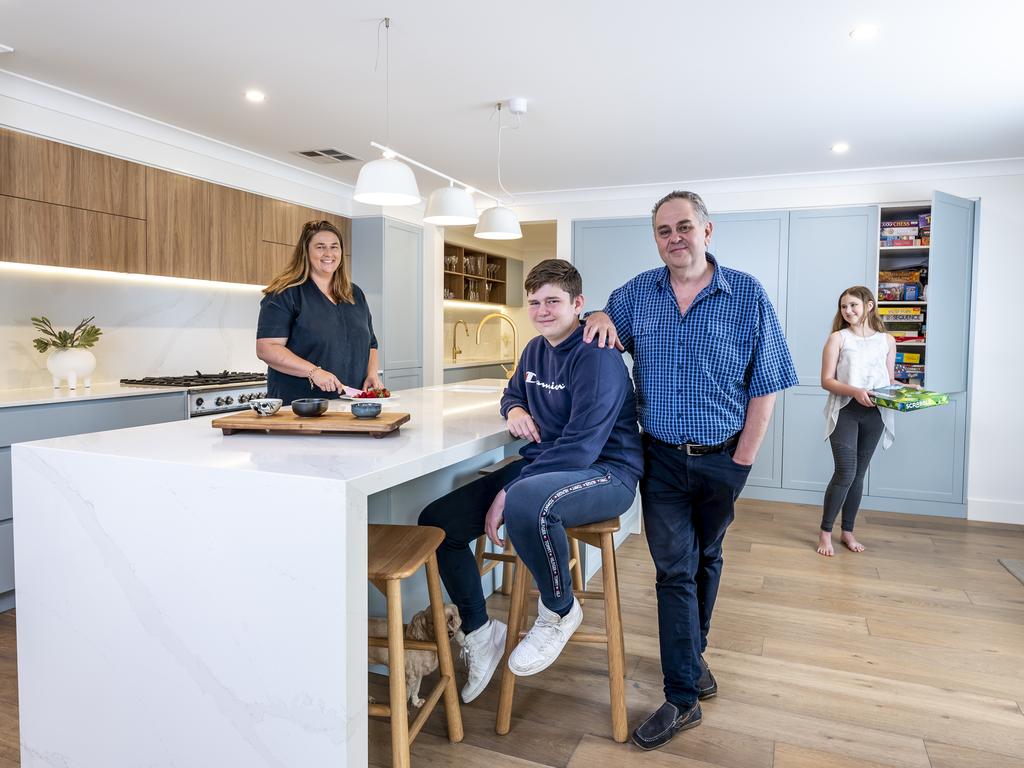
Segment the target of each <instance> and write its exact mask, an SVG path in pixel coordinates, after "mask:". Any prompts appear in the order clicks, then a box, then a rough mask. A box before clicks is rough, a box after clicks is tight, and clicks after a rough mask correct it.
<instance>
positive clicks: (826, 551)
mask: <svg viewBox="0 0 1024 768" xmlns="http://www.w3.org/2000/svg"><path fill="white" fill-rule="evenodd" d="M835 553H836V551H835V550H834V549H833V548H832V534H831V533H829V532H828V531H818V554H819V555H824V556H825V557H832V555H834V554H835Z"/></svg>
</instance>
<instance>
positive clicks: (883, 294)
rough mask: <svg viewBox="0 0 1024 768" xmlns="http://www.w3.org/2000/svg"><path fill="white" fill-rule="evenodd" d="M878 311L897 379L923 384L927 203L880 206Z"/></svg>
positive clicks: (928, 243)
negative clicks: (890, 341) (893, 348)
mask: <svg viewBox="0 0 1024 768" xmlns="http://www.w3.org/2000/svg"><path fill="white" fill-rule="evenodd" d="M878 243H879V247H878V288H877V290H876V292H875V295H876V297H877V300H878V313H879V315H880V316H881V318H882V322H883V323H884V324H885V327H886V330H887V331H888V332H889V333H890V334H892V335H893V337H895V339H896V378H897V379H898V380H900V381H902V382H909V383H913V384H919V385H922V386H923V385H924V380H925V361H926V352H927V347H928V258H929V249H930V247H931V205H930V204H928V203H920V204H908V205H900V206H883V207H882V209H881V221H880V227H879V239H878Z"/></svg>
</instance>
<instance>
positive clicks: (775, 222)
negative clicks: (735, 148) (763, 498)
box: [710, 211, 789, 488]
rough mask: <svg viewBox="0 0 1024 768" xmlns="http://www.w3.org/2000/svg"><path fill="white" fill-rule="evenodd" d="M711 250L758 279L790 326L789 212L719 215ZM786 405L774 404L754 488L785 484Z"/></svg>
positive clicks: (781, 400) (780, 401)
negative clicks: (787, 289) (784, 421)
mask: <svg viewBox="0 0 1024 768" xmlns="http://www.w3.org/2000/svg"><path fill="white" fill-rule="evenodd" d="M710 250H711V252H712V253H713V254H714V255H715V258H717V259H718V262H719V263H720V264H721V265H722V266H724V267H731V268H733V269H739V270H742V271H743V272H746V273H748V274H750V275H753V276H754V277H756V278H757V279H758V281H759V282H760V283H761V285H763V286H764V290H765V293H767V294H768V299H769V300H770V301H771V302H772V306H774V307H775V313H776V314H777V315H778V316H779V322H780V323H781V324H782V327H783V330H785V327H786V288H787V285H786V276H787V271H788V264H789V211H761V212H757V213H726V214H722V215H720V216H716V217H715V219H714V229H713V231H712V233H711V248H710ZM784 410H785V401H784V398H782V397H777V398H776V400H775V410H774V411H773V412H772V419H771V421H770V422H769V423H768V430H767V431H766V432H765V436H764V441H763V442H762V443H761V448H760V450H759V451H758V453H757V461H755V462H754V466H753V467H752V468H751V469H750V475H749V476H748V477H747V483H748V484H750V485H758V486H765V487H769V488H779V487H780V486H781V485H782V455H783V453H782V424H783V412H784Z"/></svg>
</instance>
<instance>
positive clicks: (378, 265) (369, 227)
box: [352, 216, 423, 390]
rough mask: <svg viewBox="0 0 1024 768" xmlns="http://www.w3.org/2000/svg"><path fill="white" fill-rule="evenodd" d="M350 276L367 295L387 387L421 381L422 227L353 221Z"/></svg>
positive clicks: (378, 220) (382, 220)
mask: <svg viewBox="0 0 1024 768" xmlns="http://www.w3.org/2000/svg"><path fill="white" fill-rule="evenodd" d="M352 280H353V282H355V283H356V284H357V285H358V286H359V287H360V288H362V289H363V292H364V293H365V294H366V300H367V303H368V304H369V305H370V312H371V314H372V315H373V328H374V332H375V333H376V335H377V342H378V344H379V345H380V363H381V368H382V369H383V370H384V383H385V385H386V386H387V387H388V388H390V389H394V390H398V389H408V388H409V387H418V386H421V385H422V381H423V335H422V329H423V230H422V229H421V228H420V227H416V226H413V225H411V224H406V223H405V222H401V221H396V220H394V219H389V218H387V217H385V216H372V217H367V218H360V219H354V220H353V221H352Z"/></svg>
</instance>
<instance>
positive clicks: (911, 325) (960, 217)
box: [875, 192, 975, 392]
mask: <svg viewBox="0 0 1024 768" xmlns="http://www.w3.org/2000/svg"><path fill="white" fill-rule="evenodd" d="M974 207H975V204H974V202H973V201H971V200H964V199H962V198H958V197H953V196H952V195H947V194H944V193H942V192H935V193H934V195H933V198H932V200H931V201H930V202H926V203H908V204H902V205H885V206H882V207H881V210H880V221H879V238H878V244H879V247H878V286H877V290H876V294H875V295H876V297H877V299H878V312H879V314H880V315H881V316H882V321H883V322H884V323H885V326H886V329H887V330H888V331H889V333H891V334H892V335H893V336H894V337H895V339H896V378H897V379H899V380H900V381H903V382H908V383H913V384H918V385H920V386H924V387H927V388H928V389H933V390H939V391H943V392H963V391H964V390H966V389H967V365H968V341H969V326H970V297H971V273H972V267H973V252H974V247H973V246H974V235H973V233H974Z"/></svg>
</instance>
